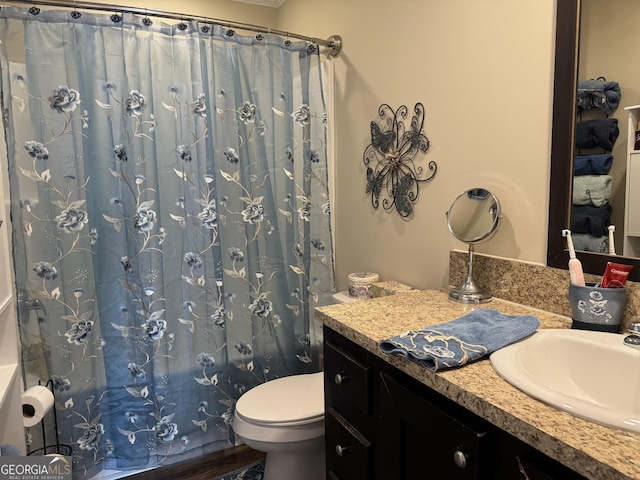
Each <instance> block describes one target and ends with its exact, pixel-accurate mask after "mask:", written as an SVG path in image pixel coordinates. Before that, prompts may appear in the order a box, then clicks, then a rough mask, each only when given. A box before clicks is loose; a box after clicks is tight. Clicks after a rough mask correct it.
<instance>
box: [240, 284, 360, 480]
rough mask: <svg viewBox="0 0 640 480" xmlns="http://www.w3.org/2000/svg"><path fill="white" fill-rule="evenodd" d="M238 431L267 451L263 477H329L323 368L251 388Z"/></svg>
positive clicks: (340, 299)
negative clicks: (326, 470)
mask: <svg viewBox="0 0 640 480" xmlns="http://www.w3.org/2000/svg"><path fill="white" fill-rule="evenodd" d="M354 300H355V299H353V298H351V297H349V296H348V294H345V292H341V293H337V294H335V295H334V296H333V301H334V302H335V303H344V302H347V301H354ZM233 430H234V432H235V434H236V436H237V437H238V438H239V439H240V440H242V441H243V442H244V443H245V444H246V445H248V446H249V447H251V448H253V449H254V450H258V451H260V452H266V454H267V457H266V460H265V466H264V479H263V480H303V479H304V480H325V478H326V477H325V455H324V377H323V372H317V373H310V374H301V375H291V376H289V377H282V378H278V379H275V380H271V381H269V382H266V383H263V384H261V385H258V386H256V387H254V388H252V389H251V390H249V391H248V392H246V393H245V394H244V395H242V396H241V397H240V399H239V400H238V402H237V403H236V410H235V414H234V417H233Z"/></svg>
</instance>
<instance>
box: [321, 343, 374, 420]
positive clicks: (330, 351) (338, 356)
mask: <svg viewBox="0 0 640 480" xmlns="http://www.w3.org/2000/svg"><path fill="white" fill-rule="evenodd" d="M324 355H325V369H324V372H325V373H324V374H325V381H326V382H328V383H329V384H330V390H331V392H337V393H338V394H339V395H340V396H342V397H343V398H344V399H346V400H347V401H348V402H350V403H352V404H353V405H354V406H355V407H357V408H358V410H360V411H361V412H362V413H364V414H368V413H369V370H370V368H369V367H368V366H367V365H366V364H364V363H362V362H361V361H360V360H358V359H357V358H355V357H354V356H353V355H351V354H350V353H348V352H347V351H345V350H343V349H342V348H340V347H339V346H338V345H336V344H334V343H333V342H327V343H326V344H325V352H324Z"/></svg>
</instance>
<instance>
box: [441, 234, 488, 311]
mask: <svg viewBox="0 0 640 480" xmlns="http://www.w3.org/2000/svg"><path fill="white" fill-rule="evenodd" d="M473 252H474V248H473V243H470V244H469V256H468V257H467V278H466V279H465V280H464V282H462V283H461V284H460V285H459V286H457V287H455V288H452V289H451V290H450V291H449V298H450V299H452V300H455V301H456V302H460V303H486V302H488V301H489V300H491V294H490V293H489V292H488V291H487V290H485V289H484V288H481V287H479V286H478V285H477V284H476V282H475V280H474V279H473Z"/></svg>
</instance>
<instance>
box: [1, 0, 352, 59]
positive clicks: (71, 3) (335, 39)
mask: <svg viewBox="0 0 640 480" xmlns="http://www.w3.org/2000/svg"><path fill="white" fill-rule="evenodd" d="M3 1H4V2H6V3H27V4H32V5H33V6H36V4H38V5H45V6H51V7H63V8H74V9H75V8H81V9H83V10H102V11H115V12H126V13H135V14H139V15H145V16H152V17H164V18H171V19H174V20H184V19H185V17H186V18H188V19H192V20H196V21H199V22H204V23H216V24H219V25H224V26H228V27H229V28H239V29H242V30H249V31H252V32H259V33H268V34H271V33H272V34H275V35H280V36H283V37H292V38H297V39H300V40H305V41H307V42H311V43H315V44H316V45H320V46H323V47H326V48H327V49H328V50H327V54H328V55H329V56H330V57H335V56H337V55H338V53H340V49H341V48H342V37H340V35H331V36H330V37H329V38H327V39H326V40H322V39H320V38H314V37H307V36H304V35H300V34H297V33H291V32H285V31H283V30H275V29H273V28H269V27H263V26H261V25H255V24H252V23H242V22H234V21H230V20H223V19H219V18H211V17H200V16H197V15H184V14H179V13H175V12H166V11H162V10H147V9H146V8H137V7H125V6H121V5H113V4H107V3H94V2H83V1H80V2H78V1H75V0H37V2H36V1H28V0H3Z"/></svg>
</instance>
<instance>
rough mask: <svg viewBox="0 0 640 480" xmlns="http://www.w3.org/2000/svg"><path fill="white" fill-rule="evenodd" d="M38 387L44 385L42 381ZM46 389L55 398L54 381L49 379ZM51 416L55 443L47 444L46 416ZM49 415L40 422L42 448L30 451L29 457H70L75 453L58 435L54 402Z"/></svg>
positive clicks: (28, 452)
mask: <svg viewBox="0 0 640 480" xmlns="http://www.w3.org/2000/svg"><path fill="white" fill-rule="evenodd" d="M38 385H42V382H41V381H40V380H38ZM45 387H46V388H48V389H49V390H51V393H52V394H53V396H54V398H55V392H54V391H53V380H51V379H49V380H48V381H47V383H46V384H45ZM23 409H24V406H23ZM49 414H51V415H53V427H54V430H53V431H54V443H52V444H47V426H46V416H47V415H49ZM47 415H45V418H43V419H42V421H41V422H40V427H41V429H42V447H41V448H37V449H35V450H28V451H27V455H34V456H44V455H52V454H56V455H63V456H65V457H70V456H71V454H72V452H73V449H72V448H71V445H67V444H65V443H60V437H59V435H58V413H57V412H56V406H55V401H54V405H53V408H52V409H51V411H50V412H48V413H47ZM31 428H33V427H31ZM27 448H29V447H27Z"/></svg>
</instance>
